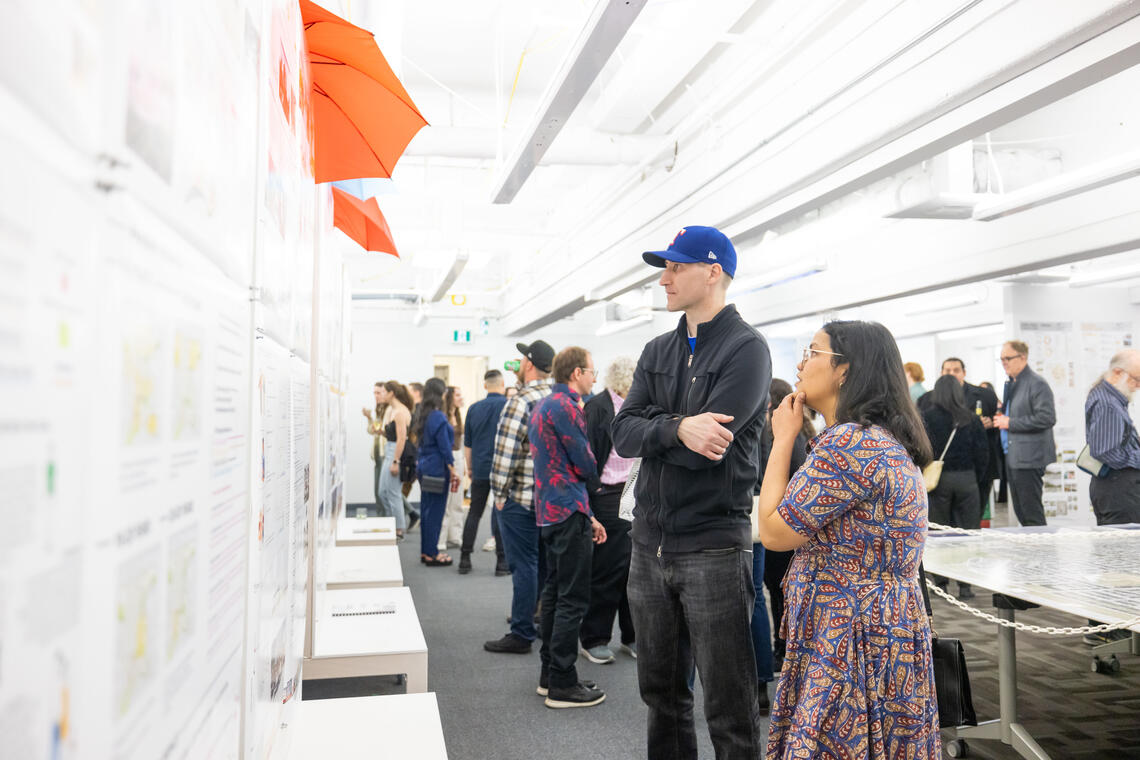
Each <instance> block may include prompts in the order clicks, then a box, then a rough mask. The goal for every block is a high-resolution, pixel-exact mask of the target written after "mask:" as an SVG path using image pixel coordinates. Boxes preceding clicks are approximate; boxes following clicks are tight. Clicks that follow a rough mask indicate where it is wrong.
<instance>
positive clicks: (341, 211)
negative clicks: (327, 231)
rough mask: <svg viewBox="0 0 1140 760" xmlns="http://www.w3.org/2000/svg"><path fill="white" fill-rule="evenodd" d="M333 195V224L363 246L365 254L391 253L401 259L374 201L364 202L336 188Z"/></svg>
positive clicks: (370, 199)
mask: <svg viewBox="0 0 1140 760" xmlns="http://www.w3.org/2000/svg"><path fill="white" fill-rule="evenodd" d="M332 193H333V224H334V225H335V226H336V227H337V228H338V229H340V230H342V231H343V232H344V234H346V235H348V236H349V237H350V238H352V239H353V240H355V241H356V242H357V243H360V247H361V248H363V249H364V250H366V251H376V252H377V253H390V254H392V255H393V256H395V257H396V258H400V254H399V253H398V252H397V251H396V242H395V241H394V240H392V231H391V230H390V229H388V222H387V221H385V219H384V215H383V214H381V213H380V206H379V205H378V204H377V203H376V199H375V198H369V199H368V200H366V201H362V200H360V199H359V198H357V197H356V196H354V195H352V194H350V193H346V192H345V191H343V190H341V189H340V188H337V187H334V188H332Z"/></svg>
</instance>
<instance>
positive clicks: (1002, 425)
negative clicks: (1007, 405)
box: [994, 414, 1009, 430]
mask: <svg viewBox="0 0 1140 760" xmlns="http://www.w3.org/2000/svg"><path fill="white" fill-rule="evenodd" d="M994 427H996V428H997V429H998V430H1009V417H1006V416H1005V415H1004V414H999V415H998V416H996V417H994Z"/></svg>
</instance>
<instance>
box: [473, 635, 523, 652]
mask: <svg viewBox="0 0 1140 760" xmlns="http://www.w3.org/2000/svg"><path fill="white" fill-rule="evenodd" d="M483 648H484V649H486V650H487V651H488V652H500V653H502V654H530V642H529V641H527V640H526V639H521V638H519V637H518V636H516V635H514V634H513V633H508V634H507V635H506V636H504V637H503V638H501V639H495V640H494V641H484V642H483Z"/></svg>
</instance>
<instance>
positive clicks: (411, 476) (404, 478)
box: [400, 441, 420, 483]
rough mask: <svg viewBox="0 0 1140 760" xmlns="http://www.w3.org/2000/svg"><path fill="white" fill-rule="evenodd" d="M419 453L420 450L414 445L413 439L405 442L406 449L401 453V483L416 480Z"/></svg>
mask: <svg viewBox="0 0 1140 760" xmlns="http://www.w3.org/2000/svg"><path fill="white" fill-rule="evenodd" d="M419 455H420V454H419V451H418V450H417V449H416V447H415V446H413V445H412V442H411V441H406V442H405V443H404V451H403V453H402V454H400V482H401V483H414V482H416V460H417V459H418V458H419Z"/></svg>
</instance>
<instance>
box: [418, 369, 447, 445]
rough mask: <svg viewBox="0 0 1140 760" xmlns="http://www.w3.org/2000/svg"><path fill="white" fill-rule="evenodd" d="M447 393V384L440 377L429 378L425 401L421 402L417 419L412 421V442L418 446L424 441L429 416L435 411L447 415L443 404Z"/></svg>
mask: <svg viewBox="0 0 1140 760" xmlns="http://www.w3.org/2000/svg"><path fill="white" fill-rule="evenodd" d="M445 393H447V383H445V382H443V381H442V380H440V379H439V378H438V377H432V378H428V381H427V382H426V383H424V392H423V400H421V401H420V406H419V411H418V412H417V413H416V418H415V419H414V420H412V440H413V441H414V442H416V444H417V445H418V444H419V442H420V441H422V440H423V437H424V423H426V422H427V418H428V415H429V414H431V413H432V412H433V411H440V412H444V414H446V413H447V412H446V408H445V407H444V402H443V396H444V394H445Z"/></svg>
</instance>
